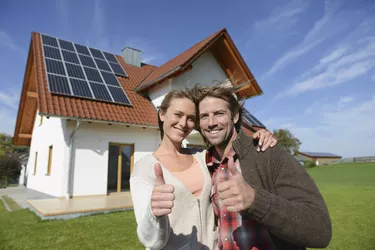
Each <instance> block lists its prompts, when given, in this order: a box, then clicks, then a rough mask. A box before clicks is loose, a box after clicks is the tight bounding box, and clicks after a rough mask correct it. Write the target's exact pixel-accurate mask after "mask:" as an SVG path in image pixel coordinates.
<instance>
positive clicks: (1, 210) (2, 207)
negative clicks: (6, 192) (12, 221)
mask: <svg viewBox="0 0 375 250" xmlns="http://www.w3.org/2000/svg"><path fill="white" fill-rule="evenodd" d="M1 197H3V196H1ZM6 212H8V210H7V208H6V207H5V205H4V202H3V200H2V199H0V214H1V213H6Z"/></svg>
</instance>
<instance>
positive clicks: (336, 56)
mask: <svg viewBox="0 0 375 250" xmlns="http://www.w3.org/2000/svg"><path fill="white" fill-rule="evenodd" d="M347 50H348V48H347V47H339V48H336V49H335V50H334V51H332V52H331V54H329V55H328V56H326V57H323V58H322V59H320V61H319V63H320V64H322V65H325V64H328V63H330V62H332V61H334V60H336V59H339V58H340V57H342V56H343V55H344V53H345V52H346V51H347Z"/></svg>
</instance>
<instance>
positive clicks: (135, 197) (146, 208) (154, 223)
mask: <svg viewBox="0 0 375 250" xmlns="http://www.w3.org/2000/svg"><path fill="white" fill-rule="evenodd" d="M152 188H153V187H152V186H151V185H150V184H149V183H147V182H145V181H144V180H142V179H141V178H139V177H131V178H130V189H131V190H132V192H131V193H132V201H133V207H134V214H135V218H136V221H137V235H138V238H139V241H140V242H141V243H142V244H143V245H144V246H145V247H146V248H148V249H152V250H154V249H162V248H163V247H164V245H165V244H166V243H167V241H168V238H169V234H170V226H169V219H168V216H167V215H166V216H163V217H155V216H154V215H153V214H152V210H151V194H152Z"/></svg>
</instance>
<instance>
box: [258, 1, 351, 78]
mask: <svg viewBox="0 0 375 250" xmlns="http://www.w3.org/2000/svg"><path fill="white" fill-rule="evenodd" d="M336 10H337V6H336V5H335V4H334V3H332V2H331V1H327V0H326V1H325V4H324V15H323V16H322V18H320V19H319V20H318V21H316V22H315V24H314V26H313V27H312V29H311V30H310V31H309V32H308V33H307V34H306V35H305V37H304V39H303V41H302V42H301V43H299V44H298V45H296V46H293V48H292V49H290V50H288V51H287V52H285V53H284V54H283V55H282V56H281V57H280V58H279V59H277V60H276V62H275V63H274V64H273V65H272V67H271V69H270V70H269V71H267V72H266V73H265V75H264V76H263V77H262V79H265V78H267V77H269V76H271V75H273V74H275V73H277V72H278V71H280V70H281V69H283V68H284V67H286V66H287V65H288V64H290V63H291V62H293V61H294V60H296V59H298V58H299V57H301V56H303V55H304V54H306V53H308V52H310V51H311V50H312V49H313V48H315V47H316V46H317V45H318V44H320V43H321V42H323V41H324V40H326V39H328V38H330V37H332V36H334V35H336V34H338V33H340V32H342V31H343V30H345V29H346V28H347V27H348V26H349V23H348V21H347V20H348V19H350V18H349V17H348V16H351V15H350V14H349V13H344V12H340V13H337V14H335V11H336ZM335 56H336V57H337V55H335ZM332 57H333V56H331V58H332ZM331 58H328V59H331ZM326 60H327V59H326Z"/></svg>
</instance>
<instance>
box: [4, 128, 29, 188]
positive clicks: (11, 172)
mask: <svg viewBox="0 0 375 250" xmlns="http://www.w3.org/2000/svg"><path fill="white" fill-rule="evenodd" d="M28 150H29V149H28V147H19V146H14V145H13V138H12V137H11V136H10V135H7V134H4V133H0V188H4V187H7V185H8V182H9V181H11V180H16V179H18V178H19V175H20V171H21V169H22V167H21V163H20V160H19V155H20V154H21V153H28Z"/></svg>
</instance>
